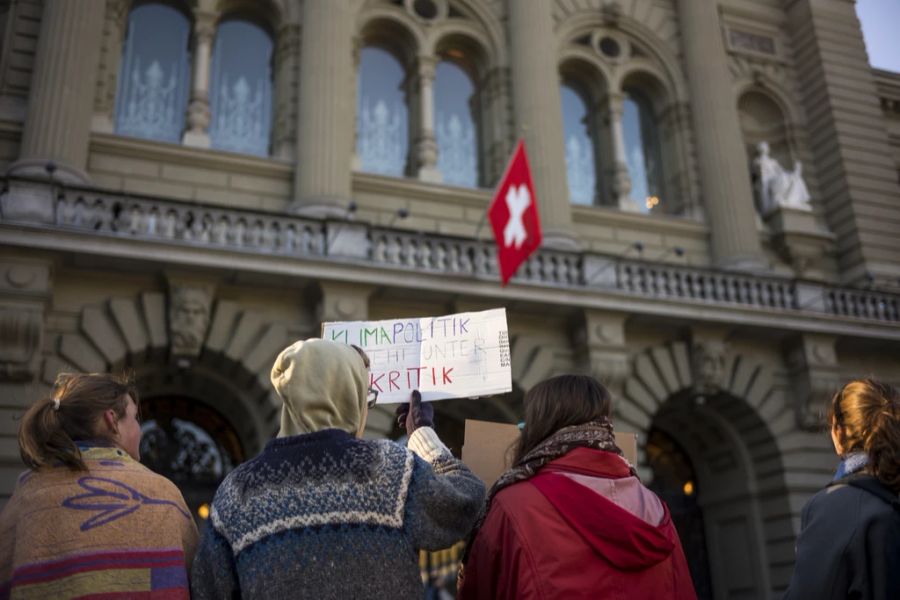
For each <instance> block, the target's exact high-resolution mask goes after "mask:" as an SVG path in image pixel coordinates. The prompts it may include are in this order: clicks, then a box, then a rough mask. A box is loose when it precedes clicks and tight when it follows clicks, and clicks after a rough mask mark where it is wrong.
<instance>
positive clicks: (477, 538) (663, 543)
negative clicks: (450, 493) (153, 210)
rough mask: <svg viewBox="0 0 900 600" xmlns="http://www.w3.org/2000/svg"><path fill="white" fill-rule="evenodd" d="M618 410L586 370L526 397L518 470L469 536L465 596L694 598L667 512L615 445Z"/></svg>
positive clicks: (500, 484) (501, 483) (507, 476)
mask: <svg viewBox="0 0 900 600" xmlns="http://www.w3.org/2000/svg"><path fill="white" fill-rule="evenodd" d="M611 405H612V403H611V400H610V395H609V392H608V391H607V390H606V388H604V387H603V386H602V385H601V384H600V383H599V382H598V381H597V380H596V379H594V378H592V377H588V376H584V375H562V376H559V377H554V378H552V379H548V380H546V381H543V382H541V383H539V384H538V385H536V386H535V387H534V388H532V389H531V391H529V392H528V394H526V396H525V428H524V430H523V432H522V437H521V439H520V441H519V445H518V447H517V448H516V455H515V460H514V462H513V465H514V466H513V467H512V468H511V469H510V470H509V471H507V472H506V473H504V474H503V476H501V477H500V479H499V480H497V483H495V484H494V486H493V488H492V489H491V491H490V494H489V496H488V500H487V503H486V505H485V509H484V512H483V513H482V517H481V518H480V519H479V522H478V524H476V527H475V529H474V530H473V532H472V534H471V535H470V536H469V544H468V546H467V551H466V555H465V556H464V558H463V568H462V570H461V572H460V582H459V591H458V596H459V598H461V599H463V600H468V599H473V598H483V599H485V600H488V599H490V600H501V599H504V598H510V599H512V598H516V599H520V600H522V599H526V600H527V599H531V598H535V599H537V598H540V599H551V598H566V599H576V598H610V599H613V598H627V599H628V600H641V599H643V598H648V599H649V598H654V599H657V598H667V599H676V600H681V599H687V598H692V599H693V598H696V594H695V592H694V585H693V583H692V581H691V575H690V572H689V570H688V565H687V561H686V560H685V557H684V552H683V550H682V548H681V542H680V540H679V539H678V533H677V532H676V531H675V526H674V524H673V523H672V519H671V516H670V515H669V510H668V508H667V507H666V505H665V504H664V503H663V502H662V501H661V500H660V499H659V498H658V497H657V496H656V495H655V494H654V493H653V492H651V491H650V490H648V489H647V488H646V487H644V486H643V485H642V484H641V482H640V480H639V479H638V477H637V475H636V474H635V471H634V468H633V467H632V466H631V465H629V464H628V462H627V461H626V460H625V459H624V458H623V457H622V451H621V450H620V449H619V448H618V447H617V446H616V444H615V439H614V437H613V429H612V423H611V421H610V414H611V412H612V411H611Z"/></svg>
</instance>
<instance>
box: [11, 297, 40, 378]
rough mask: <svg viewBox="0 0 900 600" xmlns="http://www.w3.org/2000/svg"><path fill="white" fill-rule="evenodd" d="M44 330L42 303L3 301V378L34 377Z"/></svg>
mask: <svg viewBox="0 0 900 600" xmlns="http://www.w3.org/2000/svg"><path fill="white" fill-rule="evenodd" d="M43 332H44V310H43V307H42V306H40V305H34V304H32V305H23V304H9V303H0V381H31V380H32V378H33V377H34V375H35V374H36V373H37V370H38V364H37V363H38V359H39V357H40V349H41V342H42V338H43Z"/></svg>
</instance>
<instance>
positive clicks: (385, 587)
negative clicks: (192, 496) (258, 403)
mask: <svg viewBox="0 0 900 600" xmlns="http://www.w3.org/2000/svg"><path fill="white" fill-rule="evenodd" d="M409 447H410V448H411V449H412V450H414V451H415V454H414V453H413V452H411V451H410V450H407V449H406V448H404V447H403V446H400V445H399V444H396V443H394V442H390V441H387V440H378V441H369V440H360V439H356V438H354V437H352V436H351V435H350V434H348V433H346V432H344V431H340V430H337V429H327V430H324V431H319V432H316V433H310V434H305V435H297V436H291V437H284V438H278V439H275V440H273V441H271V442H269V444H268V445H267V446H266V448H265V450H264V451H263V452H262V454H260V455H259V456H258V457H256V458H255V459H253V460H250V461H248V462H246V463H244V464H243V465H241V466H240V467H238V468H237V469H235V470H234V471H232V473H231V474H229V476H228V477H227V478H226V479H225V481H224V482H223V483H222V485H221V486H220V487H219V489H218V491H217V492H216V496H215V499H214V500H213V507H212V511H211V513H210V523H209V525H210V526H209V527H207V529H206V531H205V532H204V535H203V539H202V540H201V543H200V549H199V550H198V552H197V557H196V560H195V561H194V569H193V574H192V578H191V591H192V593H193V597H194V598H195V599H200V600H202V599H204V598H209V599H219V598H233V597H242V598H245V599H254V598H259V599H264V600H278V599H280V598H317V599H319V598H322V599H329V598H342V599H343V598H355V599H356V598H391V599H401V598H421V597H422V595H423V592H424V588H423V585H422V581H421V579H420V575H419V569H418V556H417V551H418V550H419V549H426V550H433V549H439V548H446V547H449V546H451V545H452V544H453V543H454V542H456V541H457V540H459V539H460V538H462V537H463V536H464V535H465V534H466V533H467V532H468V530H469V528H470V527H471V526H472V523H473V522H474V520H475V517H476V515H477V514H478V510H479V508H480V507H481V503H482V501H483V499H484V485H483V484H482V483H481V481H480V480H479V479H478V478H477V477H476V476H475V475H474V474H472V472H471V471H469V469H468V468H467V467H466V466H465V465H463V464H462V462H460V461H459V460H457V459H455V458H453V456H452V455H451V454H450V452H449V450H447V448H446V447H445V446H444V445H443V444H442V443H441V442H440V440H439V439H438V438H437V436H436V435H435V433H434V431H433V430H432V429H431V428H427V427H423V428H419V429H417V430H416V431H415V432H414V433H413V434H412V436H410V440H409Z"/></svg>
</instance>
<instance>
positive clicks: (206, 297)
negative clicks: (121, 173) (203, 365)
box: [169, 286, 212, 356]
mask: <svg viewBox="0 0 900 600" xmlns="http://www.w3.org/2000/svg"><path fill="white" fill-rule="evenodd" d="M211 304H212V297H211V294H210V292H209V291H208V290H207V289H205V288H203V287H190V286H174V287H173V288H172V290H171V296H170V299H169V339H170V340H171V341H172V355H173V356H196V355H198V354H199V353H200V349H201V348H202V346H203V340H204V339H205V338H206V330H207V329H208V328H209V315H210V305H211Z"/></svg>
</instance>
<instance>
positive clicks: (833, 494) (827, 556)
mask: <svg viewBox="0 0 900 600" xmlns="http://www.w3.org/2000/svg"><path fill="white" fill-rule="evenodd" d="M828 598H834V599H837V598H840V599H842V600H843V599H844V598H854V599H856V598H859V599H861V600H870V599H871V600H894V599H900V497H898V496H897V495H896V494H893V493H892V492H891V491H890V490H888V489H887V488H886V487H885V486H884V485H882V484H881V482H879V481H878V480H877V479H876V478H874V477H872V476H871V475H865V474H853V475H849V476H847V477H844V478H843V479H839V480H838V481H834V482H832V483H830V484H829V485H828V487H826V488H825V489H824V490H822V491H820V492H819V493H817V494H816V495H815V496H813V497H812V499H811V500H810V501H809V502H807V503H806V506H804V507H803V514H802V519H801V526H800V537H799V538H798V539H797V565H796V567H795V569H794V575H793V577H791V585H790V587H789V588H788V590H787V592H786V593H785V595H784V600H807V599H809V600H825V599H828Z"/></svg>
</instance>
